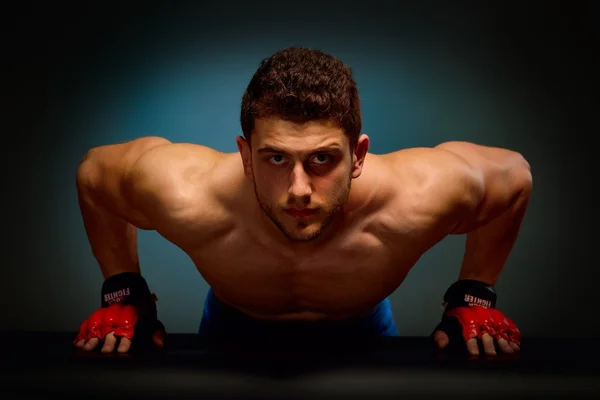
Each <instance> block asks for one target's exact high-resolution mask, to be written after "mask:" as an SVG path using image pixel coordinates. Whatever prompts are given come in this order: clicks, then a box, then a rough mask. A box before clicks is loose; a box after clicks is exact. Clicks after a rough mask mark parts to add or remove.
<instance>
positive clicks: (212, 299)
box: [198, 289, 398, 340]
mask: <svg viewBox="0 0 600 400" xmlns="http://www.w3.org/2000/svg"><path fill="white" fill-rule="evenodd" d="M198 333H199V335H201V336H204V337H213V338H216V339H222V338H227V339H235V338H239V339H244V338H262V339H267V340H268V339H269V338H286V339H291V338H302V339H307V338H314V339H316V340H319V339H325V338H334V339H335V338H338V339H339V338H344V337H348V338H357V337H361V338H375V337H381V336H398V330H397V328H396V324H395V322H394V317H393V314H392V307H391V303H390V300H389V298H386V299H384V300H383V301H381V302H380V303H379V304H377V305H376V306H375V307H374V308H373V310H372V311H371V312H370V313H369V314H368V315H366V316H361V317H353V318H349V319H345V320H340V321H313V322H304V321H271V320H263V319H258V318H253V317H250V316H248V315H246V314H244V313H242V312H241V311H239V310H238V309H236V308H234V307H231V306H229V305H227V304H225V303H223V302H222V301H220V300H219V299H218V298H217V297H216V296H215V295H214V293H213V291H212V289H209V291H208V295H207V296H206V300H205V302H204V312H203V315H202V321H201V322H200V329H199V331H198Z"/></svg>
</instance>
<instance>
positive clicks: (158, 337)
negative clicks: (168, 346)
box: [152, 329, 166, 349]
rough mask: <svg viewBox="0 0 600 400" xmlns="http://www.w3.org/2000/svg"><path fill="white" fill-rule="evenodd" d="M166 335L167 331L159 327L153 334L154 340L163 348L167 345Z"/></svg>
mask: <svg viewBox="0 0 600 400" xmlns="http://www.w3.org/2000/svg"><path fill="white" fill-rule="evenodd" d="M165 336H166V333H165V331H163V330H162V329H159V330H157V331H156V332H154V335H152V341H153V342H154V344H155V345H156V346H158V347H159V348H161V349H162V348H163V347H164V345H165Z"/></svg>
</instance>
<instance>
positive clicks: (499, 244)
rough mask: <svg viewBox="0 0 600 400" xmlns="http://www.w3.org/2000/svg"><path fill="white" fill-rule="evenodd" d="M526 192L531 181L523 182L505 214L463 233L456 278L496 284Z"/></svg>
mask: <svg viewBox="0 0 600 400" xmlns="http://www.w3.org/2000/svg"><path fill="white" fill-rule="evenodd" d="M530 193H531V182H530V180H527V179H525V180H524V181H523V183H522V185H521V186H520V189H519V191H518V192H517V194H516V195H515V196H514V198H513V199H512V202H511V203H510V204H509V206H508V207H507V208H506V209H505V211H503V212H502V213H500V214H499V215H498V216H497V217H496V218H494V219H492V220H491V221H489V222H487V223H485V224H483V225H482V226H480V227H479V228H477V229H475V230H473V231H470V232H468V233H467V240H466V246H465V253H464V258H463V262H462V266H461V269H460V274H459V279H475V280H478V281H482V282H485V283H487V284H490V285H494V284H495V283H496V281H497V280H498V278H499V276H500V274H501V272H502V269H503V268H504V265H505V264H506V261H507V259H508V257H509V255H510V253H511V251H512V249H513V247H514V244H515V242H516V240H517V236H518V234H519V231H520V229H521V225H522V222H523V218H524V216H525V213H526V210H527V206H528V203H529V198H530Z"/></svg>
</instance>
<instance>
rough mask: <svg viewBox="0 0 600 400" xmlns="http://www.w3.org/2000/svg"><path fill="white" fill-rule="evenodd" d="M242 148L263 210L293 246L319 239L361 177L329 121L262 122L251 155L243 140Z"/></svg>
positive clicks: (340, 135) (339, 133) (343, 137)
mask: <svg viewBox="0 0 600 400" xmlns="http://www.w3.org/2000/svg"><path fill="white" fill-rule="evenodd" d="M238 146H239V147H240V151H241V153H242V158H243V161H244V166H245V169H246V175H247V176H248V177H250V178H251V179H252V181H253V183H254V190H255V193H256V198H257V200H258V203H259V204H260V207H261V209H262V210H263V212H264V213H265V214H266V215H267V216H268V217H269V219H270V220H271V221H272V222H273V223H274V224H275V225H276V226H277V227H278V228H279V230H280V231H281V232H282V233H283V234H284V235H285V236H286V237H287V238H288V239H289V240H292V241H310V240H313V239H316V238H317V237H319V235H321V233H323V231H324V230H325V228H327V226H328V225H329V224H330V223H331V222H332V221H333V220H334V217H335V216H336V215H337V214H338V213H339V212H340V211H341V210H342V208H343V206H344V205H345V204H346V201H347V200H348V196H349V193H350V186H351V181H352V179H353V178H355V177H357V176H358V175H360V166H358V167H357V164H362V160H360V162H359V163H357V162H356V161H357V160H356V155H355V153H353V152H351V151H350V147H349V142H348V138H347V136H346V135H345V134H344V131H343V130H342V129H341V128H339V127H338V126H336V125H334V124H333V123H330V122H326V121H311V122H308V123H303V124H297V123H293V122H289V121H284V120H281V119H278V118H267V119H258V120H257V121H256V123H255V129H254V131H253V133H252V146H251V149H250V148H248V145H247V143H246V142H245V141H244V140H243V139H241V138H238Z"/></svg>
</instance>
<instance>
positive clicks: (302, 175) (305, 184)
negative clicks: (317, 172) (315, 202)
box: [288, 164, 312, 203]
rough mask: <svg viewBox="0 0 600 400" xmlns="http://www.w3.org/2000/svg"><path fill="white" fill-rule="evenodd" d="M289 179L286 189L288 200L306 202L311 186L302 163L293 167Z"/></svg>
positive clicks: (308, 198)
mask: <svg viewBox="0 0 600 400" xmlns="http://www.w3.org/2000/svg"><path fill="white" fill-rule="evenodd" d="M290 179H291V182H290V187H289V190H288V194H289V195H290V202H298V203H308V202H309V201H310V195H311V194H312V187H311V181H310V176H308V174H307V173H306V171H304V168H303V166H302V164H299V165H297V166H295V167H294V169H293V170H292V172H291V177H290Z"/></svg>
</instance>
